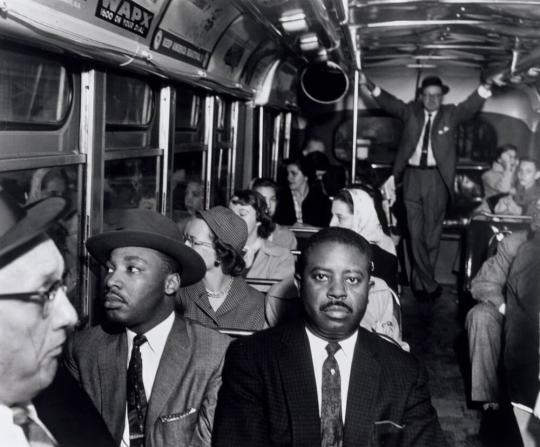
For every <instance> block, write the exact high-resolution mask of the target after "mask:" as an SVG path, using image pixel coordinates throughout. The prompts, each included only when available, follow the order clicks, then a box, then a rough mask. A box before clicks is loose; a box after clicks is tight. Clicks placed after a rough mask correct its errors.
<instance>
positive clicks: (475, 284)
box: [471, 232, 527, 308]
mask: <svg viewBox="0 0 540 447" xmlns="http://www.w3.org/2000/svg"><path fill="white" fill-rule="evenodd" d="M526 237H527V234H526V232H517V233H513V234H511V235H509V236H507V237H505V238H504V239H503V240H502V241H501V242H500V243H499V245H498V246H497V253H496V254H495V255H493V256H492V257H491V258H489V259H487V260H486V261H485V262H484V263H483V264H482V267H480V270H479V271H478V273H477V274H476V276H475V277H474V278H473V280H472V285H471V294H472V297H473V298H474V299H475V300H477V301H481V302H483V303H491V304H493V305H494V306H495V307H497V308H499V306H501V304H503V303H504V294H503V288H504V285H505V284H506V280H507V278H508V272H509V271H510V265H511V264H512V261H513V260H514V258H515V256H516V253H517V249H518V248H519V246H520V245H521V244H522V243H523V242H524V241H525V239H526Z"/></svg>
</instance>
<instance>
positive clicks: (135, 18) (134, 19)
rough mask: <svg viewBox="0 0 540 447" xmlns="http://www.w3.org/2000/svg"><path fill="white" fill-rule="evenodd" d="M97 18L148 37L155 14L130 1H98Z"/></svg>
mask: <svg viewBox="0 0 540 447" xmlns="http://www.w3.org/2000/svg"><path fill="white" fill-rule="evenodd" d="M96 17H98V18H100V19H102V20H105V21H107V22H109V23H112V24H113V25H115V26H118V27H120V28H122V29H125V30H126V31H130V32H132V33H135V34H137V35H139V36H142V37H146V36H147V35H148V32H149V31H150V26H151V25H152V20H153V18H154V14H152V13H151V12H150V11H149V10H148V9H146V8H143V7H142V6H140V5H138V4H137V3H135V2H133V1H130V0H98V3H97V8H96Z"/></svg>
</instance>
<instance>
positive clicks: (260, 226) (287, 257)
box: [229, 189, 294, 280]
mask: <svg viewBox="0 0 540 447" xmlns="http://www.w3.org/2000/svg"><path fill="white" fill-rule="evenodd" d="M229 208H230V209H231V210H232V211H233V212H234V213H235V214H237V215H238V216H239V217H240V218H242V219H243V220H244V222H246V225H247V229H248V237H247V242H246V245H245V249H244V261H245V262H246V268H247V272H246V275H245V276H246V278H254V279H276V280H278V279H279V280H281V279H284V278H286V277H288V276H293V274H294V258H293V255H292V254H291V252H290V251H289V250H287V249H286V248H283V247H281V246H279V245H277V244H274V243H273V242H272V241H270V240H268V236H270V234H272V230H273V229H274V225H275V224H274V222H273V221H272V218H271V217H270V214H269V212H268V207H267V206H266V202H265V200H264V197H263V196H261V195H260V194H259V193H258V192H255V191H252V190H249V189H246V190H242V191H237V192H236V193H235V194H234V196H233V197H232V198H231V201H230V203H229Z"/></svg>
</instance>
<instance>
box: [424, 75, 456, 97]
mask: <svg viewBox="0 0 540 447" xmlns="http://www.w3.org/2000/svg"><path fill="white" fill-rule="evenodd" d="M432 86H436V87H440V88H441V90H442V93H443V95H446V94H447V93H448V92H449V91H450V87H448V86H447V85H445V84H443V82H442V81H441V78H439V77H438V76H428V77H426V78H424V79H423V80H422V85H421V86H420V88H419V89H418V91H419V92H420V93H423V92H424V89H426V88H428V87H432Z"/></svg>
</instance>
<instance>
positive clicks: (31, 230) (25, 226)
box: [0, 188, 68, 264]
mask: <svg viewBox="0 0 540 447" xmlns="http://www.w3.org/2000/svg"><path fill="white" fill-rule="evenodd" d="M67 210H68V202H67V201H66V199H64V198H62V197H50V198H47V199H43V200H39V201H37V202H34V203H32V204H31V205H29V206H26V207H23V206H21V205H20V204H19V203H17V201H16V200H15V199H14V198H13V197H12V196H11V195H10V194H8V193H7V192H6V191H4V190H3V189H1V188H0V264H3V263H4V262H5V261H6V260H7V259H8V258H10V259H11V257H10V256H9V255H13V254H14V252H15V250H16V249H17V248H21V247H22V246H23V245H24V244H26V243H27V242H30V241H31V240H32V239H34V238H35V237H37V236H39V235H40V234H43V233H45V232H46V231H47V229H48V228H49V227H50V226H51V225H52V224H53V223H54V222H56V221H57V220H59V219H61V218H62V217H64V216H65V214H66V212H67Z"/></svg>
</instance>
